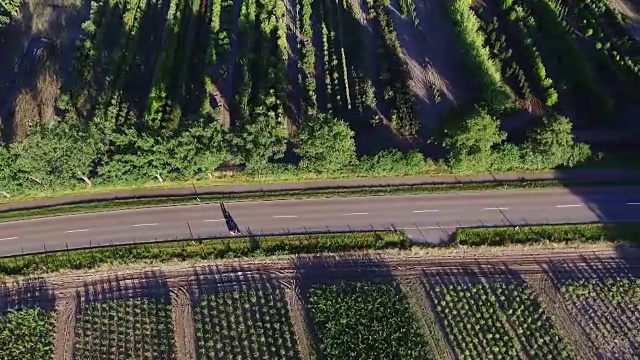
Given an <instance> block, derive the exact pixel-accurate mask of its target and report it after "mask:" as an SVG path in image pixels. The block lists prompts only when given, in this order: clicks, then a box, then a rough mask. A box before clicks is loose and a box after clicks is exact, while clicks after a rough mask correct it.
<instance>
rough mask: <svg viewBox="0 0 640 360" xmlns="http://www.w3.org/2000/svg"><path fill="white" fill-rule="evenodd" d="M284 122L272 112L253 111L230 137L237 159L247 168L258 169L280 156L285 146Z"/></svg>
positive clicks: (285, 131) (282, 154)
mask: <svg viewBox="0 0 640 360" xmlns="http://www.w3.org/2000/svg"><path fill="white" fill-rule="evenodd" d="M284 122H285V120H284V118H281V117H278V116H277V115H276V114H275V113H273V112H265V113H263V112H260V113H255V114H254V115H253V117H252V118H251V119H247V121H246V122H245V123H244V124H243V125H242V126H241V127H239V128H238V129H237V130H236V131H235V132H234V133H233V137H232V138H231V140H232V142H233V145H234V154H236V155H237V156H238V157H239V159H238V160H240V161H241V162H243V163H245V164H246V165H247V168H248V169H249V170H259V169H262V168H264V167H265V166H267V165H268V163H269V162H270V161H272V160H277V159H280V158H282V157H283V156H284V151H285V150H286V148H287V130H286V128H285V127H284V125H283V124H284Z"/></svg>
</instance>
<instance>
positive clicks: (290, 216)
mask: <svg viewBox="0 0 640 360" xmlns="http://www.w3.org/2000/svg"><path fill="white" fill-rule="evenodd" d="M273 217H274V218H297V217H298V215H274V216H273Z"/></svg>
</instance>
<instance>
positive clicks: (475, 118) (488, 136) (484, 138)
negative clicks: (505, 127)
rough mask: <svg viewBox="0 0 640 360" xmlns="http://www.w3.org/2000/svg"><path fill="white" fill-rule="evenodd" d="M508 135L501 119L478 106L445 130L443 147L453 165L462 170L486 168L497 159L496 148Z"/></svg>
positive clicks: (474, 170)
mask: <svg viewBox="0 0 640 360" xmlns="http://www.w3.org/2000/svg"><path fill="white" fill-rule="evenodd" d="M506 138H507V134H506V133H505V132H503V131H500V121H498V119H496V118H494V117H492V116H490V115H489V114H488V113H487V112H486V111H485V110H482V109H475V110H473V111H472V112H471V113H469V114H467V116H465V117H463V120H462V122H459V123H457V124H454V125H453V126H449V127H448V128H447V129H445V138H444V141H443V144H444V146H445V147H446V148H447V150H449V162H450V163H451V165H452V167H454V168H455V169H458V170H460V171H463V172H478V171H487V170H489V169H490V168H491V167H492V164H493V162H494V160H495V148H496V146H498V145H500V144H501V143H502V142H503V141H504V140H505V139H506Z"/></svg>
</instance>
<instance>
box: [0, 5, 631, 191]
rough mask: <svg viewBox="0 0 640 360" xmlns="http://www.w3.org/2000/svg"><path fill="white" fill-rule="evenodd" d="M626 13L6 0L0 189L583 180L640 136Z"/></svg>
mask: <svg viewBox="0 0 640 360" xmlns="http://www.w3.org/2000/svg"><path fill="white" fill-rule="evenodd" d="M623 1H624V0H618V1H617V2H616V3H615V4H614V5H615V6H613V5H610V4H609V2H608V1H607V0H588V1H582V2H579V4H578V5H576V4H574V3H572V1H571V0H533V1H522V0H485V1H471V0H451V1H449V2H444V3H443V2H438V1H432V0H367V1H364V0H343V1H329V0H245V1H240V0H61V1H56V2H55V3H50V2H45V1H44V0H7V1H3V2H2V4H1V5H0V63H2V64H3V66H0V69H1V70H0V80H2V81H0V83H1V84H0V99H2V102H1V103H0V118H1V120H2V127H1V130H0V132H1V135H2V143H3V145H4V146H3V147H1V148H0V149H1V150H0V168H1V169H2V173H1V174H0V175H1V176H0V187H1V188H2V189H3V191H4V192H5V193H6V194H8V195H13V194H23V193H30V192H34V191H43V190H46V191H48V192H56V191H62V190H69V189H83V188H87V187H91V186H116V185H121V186H124V185H126V184H132V183H149V182H164V181H167V180H193V179H209V178H213V176H216V175H219V174H220V172H216V170H220V169H229V168H231V169H234V171H243V170H244V171H247V172H248V173H249V174H260V175H265V174H266V175H269V176H274V177H275V176H282V175H283V174H285V175H286V174H291V175H290V176H299V175H296V174H300V173H303V174H309V173H311V174H313V173H323V174H327V173H328V174H345V173H347V174H363V173H365V174H371V173H376V171H381V169H384V172H385V174H388V175H393V174H396V173H397V174H424V173H427V172H429V171H435V170H434V169H439V170H440V171H441V169H442V168H443V167H444V168H447V169H448V170H450V171H454V172H456V171H463V172H478V171H483V172H484V171H508V170H509V171H512V170H542V169H549V168H554V167H557V166H560V165H564V166H573V165H575V164H576V163H579V162H581V161H584V160H585V159H586V158H587V157H588V156H589V149H588V148H587V147H586V146H579V145H577V144H575V143H574V142H573V140H572V137H571V132H572V130H573V127H575V128H579V129H583V130H584V129H587V130H595V131H599V130H601V129H604V128H607V127H613V128H616V129H624V128H625V126H627V125H628V124H627V122H629V121H628V120H631V119H634V116H636V117H637V115H636V113H637V110H638V108H639V106H638V104H640V95H638V94H640V91H638V84H639V79H640V43H639V42H638V38H637V36H636V35H635V34H636V31H635V30H634V29H635V28H634V26H636V25H634V24H635V23H632V21H631V20H629V19H630V17H629V14H630V13H633V12H634V11H635V7H634V6H635V5H634V4H633V3H631V2H629V3H623ZM23 4H24V5H25V6H22V5H23ZM623 5H624V6H623ZM622 8H624V11H621V10H619V9H622ZM623 13H624V14H623ZM29 19H32V20H34V21H32V22H31V23H29V21H31V20H29ZM61 24H64V26H61ZM28 25H31V27H29V26H28ZM22 29H28V31H26V30H25V31H23V30H22ZM631 123H632V122H631ZM474 135H476V136H474ZM550 136H553V137H555V138H554V141H553V143H554V144H557V146H556V148H554V149H548V146H544V144H542V139H544V138H546V137H550ZM336 150H338V151H336ZM398 150H401V151H403V152H405V153H403V154H398V152H397V151H398ZM411 151H413V152H411ZM406 152H409V153H408V154H407V153H406ZM336 154H340V156H335V155H336ZM550 154H555V155H554V156H550ZM417 158H419V159H418V160H419V161H416V159H417ZM436 164H437V166H436ZM472 165H473V167H472Z"/></svg>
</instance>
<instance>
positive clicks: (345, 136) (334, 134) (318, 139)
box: [295, 114, 356, 172]
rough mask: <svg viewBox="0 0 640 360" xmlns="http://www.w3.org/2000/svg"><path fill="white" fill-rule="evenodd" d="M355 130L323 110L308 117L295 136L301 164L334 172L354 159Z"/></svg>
mask: <svg viewBox="0 0 640 360" xmlns="http://www.w3.org/2000/svg"><path fill="white" fill-rule="evenodd" d="M353 137H354V132H353V130H351V129H350V128H349V125H347V124H346V123H345V122H344V121H342V120H337V119H335V118H332V117H331V116H329V115H326V114H318V115H312V116H309V117H307V118H306V119H305V120H304V122H303V124H302V126H301V127H300V129H299V132H298V134H297V136H296V138H295V143H296V149H295V152H296V154H298V155H300V156H301V157H302V161H301V162H300V166H301V167H303V168H305V169H309V170H312V171H319V172H335V171H339V170H341V169H343V168H344V167H346V166H348V165H351V164H353V163H354V162H355V159H356V144H355V141H354V139H353Z"/></svg>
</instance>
